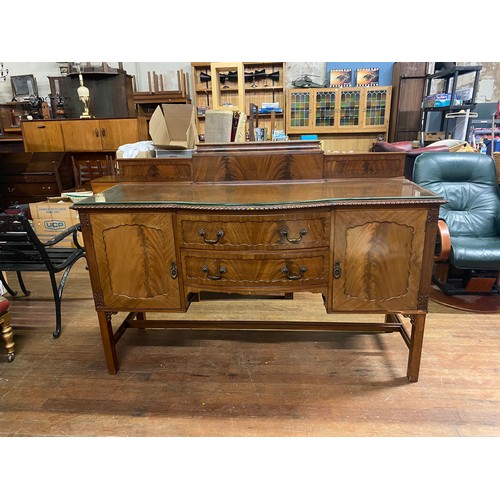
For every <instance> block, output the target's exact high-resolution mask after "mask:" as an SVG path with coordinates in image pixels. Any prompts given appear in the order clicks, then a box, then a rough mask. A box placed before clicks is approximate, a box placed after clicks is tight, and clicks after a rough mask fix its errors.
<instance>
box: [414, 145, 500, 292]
mask: <svg viewBox="0 0 500 500" xmlns="http://www.w3.org/2000/svg"><path fill="white" fill-rule="evenodd" d="M413 181H414V182H415V183H417V184H419V185H421V186H423V187H425V188H427V189H429V190H431V191H433V192H435V193H436V194H439V195H441V196H443V197H444V198H445V199H446V200H447V202H448V203H446V204H444V205H442V206H441V208H440V212H439V222H438V235H437V242H436V253H435V257H434V261H435V265H434V272H433V282H434V283H435V284H436V285H438V286H439V288H441V290H443V291H444V292H446V293H448V294H460V293H499V292H500V287H499V286H498V285H499V280H498V276H499V270H500V191H499V186H498V183H497V177H496V166H495V161H494V160H493V159H492V158H491V157H490V156H486V155H484V154H479V153H448V154H440V153H423V154H421V155H420V156H418V158H416V159H415V164H414V169H413Z"/></svg>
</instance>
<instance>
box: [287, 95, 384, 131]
mask: <svg viewBox="0 0 500 500" xmlns="http://www.w3.org/2000/svg"><path fill="white" fill-rule="evenodd" d="M391 92H392V87H390V86H387V87H379V86H377V87H344V88H308V89H296V88H294V89H289V90H288V91H287V94H288V96H287V102H288V108H287V121H286V124H287V125H286V131H287V134H311V133H314V134H324V133H342V132H348V133H364V132H380V133H386V132H387V130H388V127H389V116H390V106H391Z"/></svg>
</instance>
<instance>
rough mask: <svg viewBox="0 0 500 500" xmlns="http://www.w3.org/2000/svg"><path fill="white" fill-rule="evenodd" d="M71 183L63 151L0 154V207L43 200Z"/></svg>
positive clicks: (71, 176) (69, 186)
mask: <svg viewBox="0 0 500 500" xmlns="http://www.w3.org/2000/svg"><path fill="white" fill-rule="evenodd" d="M73 186H74V181H73V171H72V168H71V163H70V159H69V157H68V155H66V154H65V153H0V197H1V206H2V209H5V208H7V207H8V206H10V205H18V204H24V203H34V202H37V201H45V200H46V199H47V197H49V196H59V195H60V194H61V192H63V191H65V190H68V189H70V188H72V187H73Z"/></svg>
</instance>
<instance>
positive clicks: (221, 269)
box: [201, 266, 227, 280]
mask: <svg viewBox="0 0 500 500" xmlns="http://www.w3.org/2000/svg"><path fill="white" fill-rule="evenodd" d="M201 270H202V271H203V272H204V273H206V274H207V278H208V279H209V280H220V279H221V278H222V275H223V274H224V273H226V272H227V269H226V268H225V267H224V266H219V269H218V270H217V272H218V274H215V275H211V274H208V266H203V267H202V268H201Z"/></svg>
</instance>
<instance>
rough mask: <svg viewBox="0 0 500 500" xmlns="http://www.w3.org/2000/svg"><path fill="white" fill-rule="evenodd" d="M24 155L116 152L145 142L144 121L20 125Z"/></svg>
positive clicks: (58, 121)
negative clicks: (61, 152)
mask: <svg viewBox="0 0 500 500" xmlns="http://www.w3.org/2000/svg"><path fill="white" fill-rule="evenodd" d="M22 129H23V137H24V147H25V151H30V152H39V151H68V152H78V151H116V150H117V149H118V148H119V147H120V146H122V145H123V144H129V143H134V142H138V141H144V140H147V139H148V131H147V124H146V119H145V118H144V117H140V118H115V119H112V118H110V119H101V120H97V119H90V120H37V121H31V122H28V121H23V122H22Z"/></svg>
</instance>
